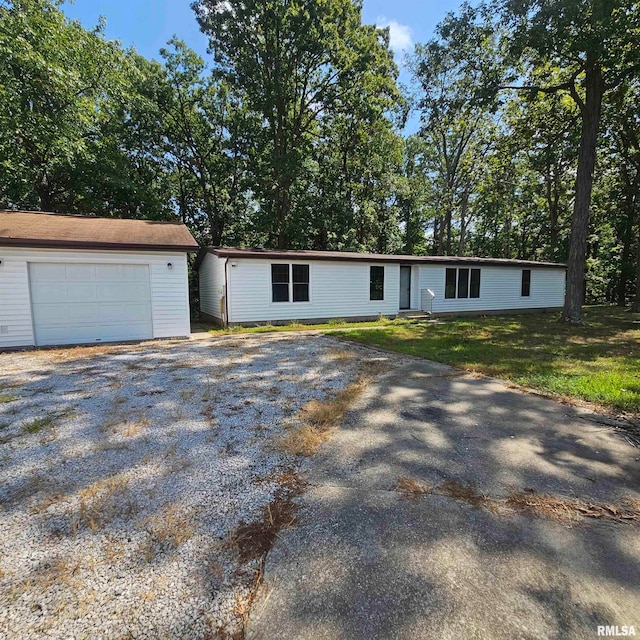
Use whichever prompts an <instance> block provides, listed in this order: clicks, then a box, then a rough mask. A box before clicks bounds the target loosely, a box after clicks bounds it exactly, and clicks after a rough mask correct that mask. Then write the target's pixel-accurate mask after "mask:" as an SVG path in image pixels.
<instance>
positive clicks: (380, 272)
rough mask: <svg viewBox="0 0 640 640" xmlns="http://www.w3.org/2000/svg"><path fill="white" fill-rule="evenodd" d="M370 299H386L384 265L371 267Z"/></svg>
mask: <svg viewBox="0 0 640 640" xmlns="http://www.w3.org/2000/svg"><path fill="white" fill-rule="evenodd" d="M369 300H384V267H371V268H370V269H369Z"/></svg>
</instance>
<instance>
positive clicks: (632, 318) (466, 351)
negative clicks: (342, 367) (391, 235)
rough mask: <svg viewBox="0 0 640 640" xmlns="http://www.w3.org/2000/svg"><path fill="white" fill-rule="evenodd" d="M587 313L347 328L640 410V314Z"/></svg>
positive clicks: (360, 337)
mask: <svg viewBox="0 0 640 640" xmlns="http://www.w3.org/2000/svg"><path fill="white" fill-rule="evenodd" d="M585 321H586V325H585V326H581V327H572V326H568V325H565V324H562V323H560V322H558V315H557V314H527V315H519V316H508V317H507V316H505V317H501V316H500V317H498V316H491V317H486V318H474V319H464V320H452V321H448V322H446V323H444V324H426V323H418V324H405V325H404V326H388V327H383V328H380V329H368V330H366V331H359V330H350V331H346V332H341V334H340V335H341V336H342V337H346V338H348V339H351V340H355V341H356V342H362V343H365V344H370V345H374V346H377V347H381V348H383V349H389V350H392V351H398V352H400V353H407V354H411V355H413V356H419V357H422V358H428V359H429V360H435V361H437V362H444V363H447V364H451V365H454V366H456V367H460V368H463V369H467V370H470V371H476V372H479V373H482V374H485V375H488V376H493V377H496V378H503V379H505V380H510V381H512V382H514V383H516V384H519V385H523V386H526V387H530V388H533V389H537V390H539V391H542V392H543V393H546V394H550V395H554V396H565V397H569V398H576V399H581V400H585V401H587V402H592V403H596V404H599V405H602V406H604V407H606V408H607V409H610V410H616V411H623V412H629V413H634V414H638V413H640V315H638V314H632V313H628V312H625V311H624V310H622V309H618V308H613V307H590V308H586V309H585Z"/></svg>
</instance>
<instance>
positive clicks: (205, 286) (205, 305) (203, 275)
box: [198, 253, 225, 320]
mask: <svg viewBox="0 0 640 640" xmlns="http://www.w3.org/2000/svg"><path fill="white" fill-rule="evenodd" d="M224 263H225V258H218V256H214V255H213V254H212V253H207V254H206V255H205V257H204V259H203V261H202V263H201V264H200V268H199V269H198V277H199V281H200V311H202V312H203V313H206V314H208V315H210V316H213V317H214V318H219V319H220V320H224V294H225V282H224V278H225V274H224Z"/></svg>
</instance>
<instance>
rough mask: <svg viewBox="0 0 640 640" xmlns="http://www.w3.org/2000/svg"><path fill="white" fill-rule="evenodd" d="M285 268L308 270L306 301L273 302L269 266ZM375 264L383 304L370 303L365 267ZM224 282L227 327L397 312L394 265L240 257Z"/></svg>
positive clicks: (231, 262)
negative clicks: (303, 266) (380, 271)
mask: <svg viewBox="0 0 640 640" xmlns="http://www.w3.org/2000/svg"><path fill="white" fill-rule="evenodd" d="M286 263H289V264H291V263H295V264H308V265H309V293H310V300H309V302H272V301H271V264H286ZM234 264H235V266H233V265H234ZM373 264H379V265H380V266H384V268H385V278H384V300H377V301H372V300H369V267H370V266H372V265H373ZM227 277H228V281H229V282H228V284H229V301H228V304H229V322H233V323H235V322H244V323H248V322H268V321H279V320H309V319H313V318H350V317H352V318H353V317H365V316H366V317H369V316H371V317H374V316H378V315H380V314H383V315H395V314H397V313H398V307H399V286H400V271H399V266H398V265H397V264H384V263H370V264H369V263H350V262H325V261H317V260H312V261H309V260H295V261H292V262H288V261H285V260H260V259H247V258H238V259H230V260H229V264H228V268H227ZM201 282H202V281H201ZM201 295H202V292H201ZM207 313H209V312H207Z"/></svg>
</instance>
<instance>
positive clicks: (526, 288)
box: [520, 269, 531, 298]
mask: <svg viewBox="0 0 640 640" xmlns="http://www.w3.org/2000/svg"><path fill="white" fill-rule="evenodd" d="M520 295H521V296H523V297H525V298H528V297H529V296H530V295H531V269H523V270H522V287H521V288H520Z"/></svg>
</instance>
